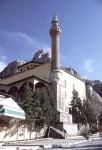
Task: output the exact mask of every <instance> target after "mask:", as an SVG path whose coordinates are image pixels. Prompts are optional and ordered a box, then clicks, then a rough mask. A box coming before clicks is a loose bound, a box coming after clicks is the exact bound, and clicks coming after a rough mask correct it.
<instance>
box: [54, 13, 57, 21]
mask: <svg viewBox="0 0 102 150" xmlns="http://www.w3.org/2000/svg"><path fill="white" fill-rule="evenodd" d="M53 21H58V17H57V14H56V13H54V16H53Z"/></svg>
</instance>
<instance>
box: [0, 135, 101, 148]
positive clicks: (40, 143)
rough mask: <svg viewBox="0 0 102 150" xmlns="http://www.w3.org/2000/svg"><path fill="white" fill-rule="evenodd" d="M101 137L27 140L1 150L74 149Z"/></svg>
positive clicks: (2, 146) (7, 145)
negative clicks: (78, 145)
mask: <svg viewBox="0 0 102 150" xmlns="http://www.w3.org/2000/svg"><path fill="white" fill-rule="evenodd" d="M100 139H101V137H100V136H99V134H94V135H92V136H90V138H89V139H88V140H86V139H85V138H84V137H82V136H71V137H68V138H67V139H52V138H44V139H36V140H27V141H19V142H17V143H5V144H2V145H1V147H0V150H39V149H49V148H64V147H68V148H69V147H73V146H75V145H77V144H80V143H86V142H90V141H94V140H95V141H96V140H100Z"/></svg>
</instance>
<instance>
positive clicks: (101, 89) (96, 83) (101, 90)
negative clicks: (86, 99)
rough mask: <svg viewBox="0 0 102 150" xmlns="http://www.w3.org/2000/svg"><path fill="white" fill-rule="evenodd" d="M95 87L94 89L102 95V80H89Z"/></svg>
mask: <svg viewBox="0 0 102 150" xmlns="http://www.w3.org/2000/svg"><path fill="white" fill-rule="evenodd" d="M87 83H88V84H90V85H91V86H92V88H93V90H94V91H95V92H96V93H98V94H99V95H100V96H101V97H102V82H101V81H99V80H94V81H87Z"/></svg>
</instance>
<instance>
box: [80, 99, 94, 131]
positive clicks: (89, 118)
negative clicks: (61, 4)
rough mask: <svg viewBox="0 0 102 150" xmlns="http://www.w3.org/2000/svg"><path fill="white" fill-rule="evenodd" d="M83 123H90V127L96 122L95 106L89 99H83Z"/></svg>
mask: <svg viewBox="0 0 102 150" xmlns="http://www.w3.org/2000/svg"><path fill="white" fill-rule="evenodd" d="M82 113H83V124H85V125H86V124H87V123H89V125H90V129H92V126H93V124H94V123H96V117H95V113H94V110H93V108H92V107H91V103H90V101H89V99H88V98H87V99H86V100H83V111H82Z"/></svg>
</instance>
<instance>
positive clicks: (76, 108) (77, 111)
mask: <svg viewBox="0 0 102 150" xmlns="http://www.w3.org/2000/svg"><path fill="white" fill-rule="evenodd" d="M71 106H72V118H73V123H77V124H78V125H79V124H80V123H82V101H81V99H80V98H79V95H78V92H77V91H76V90H73V97H72V101H71Z"/></svg>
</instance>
